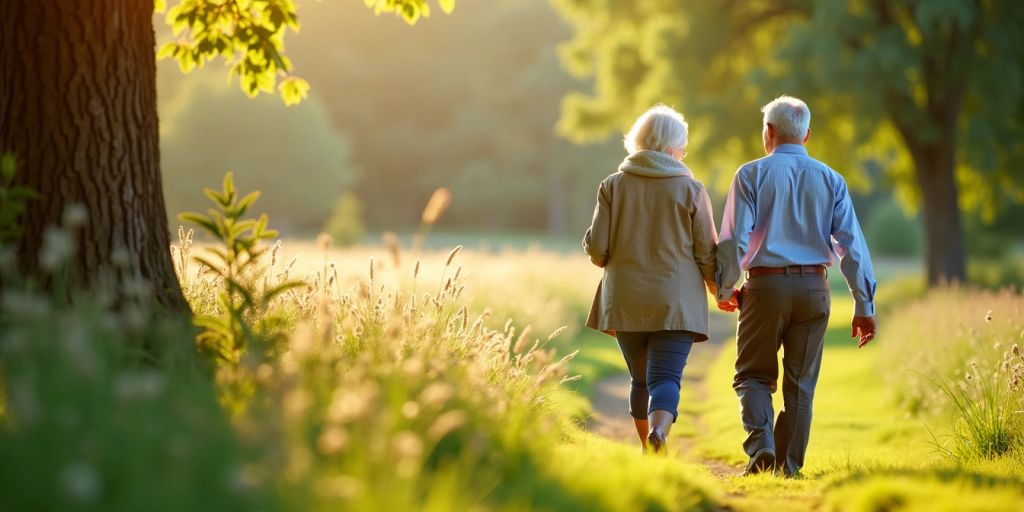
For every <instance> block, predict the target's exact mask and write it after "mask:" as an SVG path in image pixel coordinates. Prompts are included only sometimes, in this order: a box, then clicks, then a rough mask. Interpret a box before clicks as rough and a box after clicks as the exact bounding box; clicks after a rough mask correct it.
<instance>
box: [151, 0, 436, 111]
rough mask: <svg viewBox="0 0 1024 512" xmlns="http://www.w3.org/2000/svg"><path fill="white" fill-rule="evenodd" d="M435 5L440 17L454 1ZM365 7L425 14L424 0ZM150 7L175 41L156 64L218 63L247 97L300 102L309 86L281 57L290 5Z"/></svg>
mask: <svg viewBox="0 0 1024 512" xmlns="http://www.w3.org/2000/svg"><path fill="white" fill-rule="evenodd" d="M439 2H440V6H441V9H442V10H443V11H444V12H445V13H446V14H447V13H451V12H452V10H454V8H455V0H439ZM366 5H367V7H373V8H374V9H375V11H376V12H377V14H380V13H382V12H396V13H398V14H400V15H401V16H402V17H403V18H404V19H405V20H406V22H407V23H409V24H410V25H412V24H414V23H416V21H417V20H419V18H420V17H421V16H422V17H427V16H429V15H430V9H429V5H428V4H427V1H426V0H366ZM155 8H156V11H157V12H163V11H164V10H166V11H167V17H166V18H167V24H168V25H169V26H171V27H172V28H173V31H174V35H175V36H176V37H177V38H178V40H176V41H174V42H169V43H166V44H164V45H163V46H161V47H160V50H159V51H158V52H157V58H158V59H167V58H170V59H174V60H176V61H177V62H178V65H179V66H180V67H181V71H182V72H183V73H188V72H190V71H192V70H193V69H194V68H196V67H200V68H201V67H203V66H204V65H205V64H206V63H207V62H210V61H212V60H215V59H217V58H222V59H224V61H225V63H227V64H228V65H229V66H230V73H229V77H234V76H235V75H237V76H238V83H239V86H240V87H241V88H242V91H244V92H245V93H246V94H247V95H249V97H254V96H256V95H257V94H259V93H260V92H267V93H273V92H274V88H275V87H276V88H277V90H278V91H279V92H280V94H281V99H282V100H283V101H284V103H285V105H296V104H298V103H300V102H302V100H304V99H306V97H307V95H308V92H309V82H307V81H306V80H304V79H302V78H299V77H297V76H293V75H292V74H291V72H292V62H291V60H290V59H289V58H288V57H287V56H285V55H284V36H285V34H286V33H287V32H288V31H289V30H291V31H293V32H298V30H299V17H298V7H297V6H296V4H295V1H294V0H179V1H178V3H177V4H175V5H173V6H172V7H171V8H170V9H166V0H158V1H157V2H156V4H155ZM279 78H280V82H278V79H279Z"/></svg>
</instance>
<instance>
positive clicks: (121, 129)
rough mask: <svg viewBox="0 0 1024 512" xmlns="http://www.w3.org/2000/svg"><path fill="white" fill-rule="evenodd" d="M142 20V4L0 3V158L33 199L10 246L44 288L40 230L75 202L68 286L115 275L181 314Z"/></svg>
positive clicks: (146, 7)
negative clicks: (6, 157) (77, 226)
mask: <svg viewBox="0 0 1024 512" xmlns="http://www.w3.org/2000/svg"><path fill="white" fill-rule="evenodd" d="M152 16H153V2H152V0H132V1H124V0H61V1H58V2H42V3H40V2H38V1H37V0H3V2H2V3H0V99H2V101H0V151H11V152H13V153H15V155H16V156H17V158H18V162H19V166H18V174H17V178H16V181H17V183H18V184H20V185H24V186H28V187H30V188H32V189H34V190H36V191H37V192H39V193H40V194H41V195H42V199H39V200H36V201H32V202H31V203H30V205H29V210H28V212H27V214H26V215H25V216H24V218H23V221H24V228H25V232H24V236H23V237H22V239H21V240H20V241H19V244H18V249H17V256H18V264H19V267H20V269H21V270H22V272H24V274H25V275H26V276H27V277H30V278H34V279H35V280H37V281H38V282H40V283H42V284H43V285H44V286H52V285H53V282H52V281H53V279H52V278H51V277H49V276H48V275H47V272H46V271H45V270H44V269H43V268H41V265H40V260H39V257H40V251H41V249H42V247H43V233H44V231H45V230H46V229H47V227H49V226H53V225H56V224H59V223H60V219H61V215H62V212H63V211H64V210H65V208H67V207H68V206H70V205H74V204H79V205H81V206H83V207H84V208H85V210H86V212H87V213H88V220H87V222H86V225H85V226H84V227H83V228H81V230H80V231H79V234H78V242H77V250H76V252H75V254H74V256H73V257H72V258H71V262H70V267H69V269H68V270H69V273H68V275H69V278H70V281H71V282H70V283H69V285H70V286H71V287H72V288H76V289H92V288H95V287H98V286H101V285H104V284H105V283H104V280H105V277H104V276H116V279H117V280H118V281H121V282H126V281H133V282H142V283H145V284H148V285H149V287H150V288H151V290H152V292H153V293H154V294H155V298H156V300H157V301H158V302H159V303H161V304H163V305H164V306H166V307H168V308H170V309H174V310H182V311H184V310H187V308H188V305H187V304H186V302H185V300H184V298H183V296H182V293H181V288H180V287H179V284H178V281H177V278H176V276H175V274H174V269H173V266H172V263H171V258H170V252H169V240H168V230H167V217H166V212H165V208H164V198H163V190H162V186H161V180H160V147H159V135H158V131H157V110H156V62H155V58H154V46H155V39H154V34H153V23H152ZM115 259H116V260H118V261H117V264H115V262H114V260H115Z"/></svg>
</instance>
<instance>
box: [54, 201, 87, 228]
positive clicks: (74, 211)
mask: <svg viewBox="0 0 1024 512" xmlns="http://www.w3.org/2000/svg"><path fill="white" fill-rule="evenodd" d="M88 219H89V211H88V210H86V209H85V206H83V205H82V204H80V203H75V204H72V205H68V207H67V208H65V209H64V214H63V215H61V225H62V226H64V227H65V228H77V227H81V226H84V225H85V222H86V221H87V220H88Z"/></svg>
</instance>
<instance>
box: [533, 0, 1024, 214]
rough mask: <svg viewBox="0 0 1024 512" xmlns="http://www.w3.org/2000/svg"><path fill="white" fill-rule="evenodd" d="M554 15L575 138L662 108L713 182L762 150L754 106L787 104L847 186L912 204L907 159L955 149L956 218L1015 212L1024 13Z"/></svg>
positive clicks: (908, 7)
mask: <svg viewBox="0 0 1024 512" xmlns="http://www.w3.org/2000/svg"><path fill="white" fill-rule="evenodd" d="M553 2H554V4H555V6H556V8H557V9H558V10H559V12H560V13H561V14H562V15H563V17H565V18H566V19H567V20H568V21H569V22H570V23H571V24H572V25H573V27H574V32H575V37H574V38H573V39H572V40H571V41H569V42H568V43H565V44H564V45H563V46H562V48H561V53H562V60H563V63H564V64H565V65H566V67H567V68H568V69H569V71H570V72H572V73H573V74H575V75H576V76H579V77H586V78H591V79H592V83H593V89H592V90H591V91H589V92H574V93H571V94H569V95H567V96H566V98H565V99H564V102H563V109H562V117H561V120H560V122H559V126H558V128H559V132H560V133H561V134H562V135H563V136H566V137H568V138H570V139H572V140H574V141H577V142H587V141H592V140H600V139H603V138H605V137H607V136H608V135H609V134H611V133H613V132H615V131H617V130H624V129H625V128H626V127H627V126H628V125H629V123H631V122H632V121H633V120H634V119H635V117H636V116H637V115H638V114H639V113H640V112H642V111H643V110H644V109H646V108H648V107H649V106H650V105H652V104H654V103H657V102H665V103H669V104H672V105H674V106H676V107H678V108H680V109H681V110H682V111H683V112H684V114H686V116H687V117H688V118H690V120H691V122H692V125H691V131H692V134H693V135H692V138H691V139H692V140H691V144H692V148H691V151H690V157H689V158H690V159H691V160H696V161H697V163H698V164H699V165H700V166H706V167H710V168H712V169H713V170H717V171H720V172H719V178H720V179H719V184H721V183H723V182H724V181H725V180H727V179H728V178H729V177H730V176H728V175H727V174H731V172H730V173H726V172H722V171H727V170H728V171H731V170H732V169H734V168H735V166H736V164H737V163H738V162H741V161H744V160H748V159H750V158H753V157H756V156H757V155H758V153H759V152H760V138H759V129H760V118H761V114H760V112H759V108H760V107H761V105H763V104H765V103H767V102H768V101H769V100H771V99H772V98H774V97H776V96H778V95H779V94H782V93H788V94H792V95H796V96H800V97H802V98H804V99H805V100H807V101H808V103H809V105H810V107H811V111H812V114H813V120H812V151H814V152H815V154H816V155H819V156H820V157H822V158H823V159H826V160H827V161H829V162H831V163H833V164H834V165H836V166H837V167H841V168H842V170H843V171H844V172H847V176H848V177H850V178H851V181H852V183H851V185H855V186H856V185H864V184H865V183H864V180H865V175H864V174H865V173H863V172H854V173H850V172H849V171H851V170H852V168H853V166H854V163H856V162H866V161H869V160H874V161H875V164H880V165H882V166H883V167H884V168H886V169H887V170H888V172H889V174H890V176H889V177H890V178H892V179H894V181H895V183H896V184H897V186H898V192H899V193H900V195H901V197H902V198H903V199H904V200H905V201H906V202H907V203H910V204H913V203H916V201H917V198H918V195H919V191H918V189H917V184H918V182H917V181H916V180H917V178H916V177H915V175H914V172H915V169H914V166H913V164H912V161H911V150H912V149H913V148H914V147H917V146H928V145H937V144H955V145H956V148H957V149H958V152H957V176H958V179H959V181H960V184H961V190H962V191H964V193H963V194H962V197H961V202H962V204H963V206H966V207H973V208H976V209H980V210H981V211H982V212H983V213H988V214H991V213H992V210H993V208H994V207H995V206H996V205H999V204H1005V203H1007V202H1012V201H1019V200H1024V190H1022V187H1021V181H1022V180H1021V170H1020V169H1021V168H1022V165H1021V164H1024V146H1022V145H1021V144H1020V143H1019V141H1020V140H1021V139H1022V136H1024V125H1022V124H1021V122H1020V119H1021V118H1022V116H1021V114H1024V31H1021V30H1020V27H1021V26H1024V2H1019V1H1016V0H984V1H972V0H886V1H883V0H856V1H850V2H835V1H832V0H761V1H757V2H736V1H732V0H705V1H702V2H686V3H681V2H678V1H674V0H553ZM917 170H918V171H920V170H921V169H917ZM986 210H987V211H986Z"/></svg>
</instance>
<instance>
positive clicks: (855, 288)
mask: <svg viewBox="0 0 1024 512" xmlns="http://www.w3.org/2000/svg"><path fill="white" fill-rule="evenodd" d="M833 254H835V255H836V256H837V257H838V258H839V268H840V270H841V271H842V273H843V277H845V278H846V283H847V285H849V287H850V293H852V294H853V299H854V300H855V301H856V303H857V306H856V312H855V314H856V315H857V316H874V314H875V304H874V299H875V286H876V283H875V273H874V270H872V268H871V255H870V254H869V253H868V245H867V242H865V240H864V234H863V233H862V232H861V230H860V223H859V222H858V221H857V214H856V213H854V211H853V203H852V202H851V201H850V194H849V192H848V191H847V189H846V181H845V180H843V177H842V176H840V175H839V173H837V172H836V171H834V170H832V169H831V168H829V167H828V166H827V165H825V164H823V163H821V162H819V161H817V160H815V159H813V158H811V157H810V156H808V155H807V149H806V148H804V147H803V146H802V145H800V144H780V145H779V146H777V147H776V148H775V150H774V151H772V154H770V155H768V156H766V157H764V158H761V159H758V160H754V161H753V162H750V163H747V164H745V165H743V166H742V167H740V169H739V170H738V171H736V176H735V177H734V178H733V180H732V186H731V187H730V189H729V196H728V198H727V199H726V203H725V213H724V214H723V217H722V233H721V238H720V239H719V242H718V262H717V272H716V276H715V278H716V281H717V284H718V290H719V292H718V300H720V301H725V300H728V299H729V297H731V296H732V292H733V289H734V287H735V286H736V282H737V281H739V278H740V274H741V273H742V272H743V271H745V270H750V269H751V268H753V267H787V266H790V265H826V266H831V265H832V255H833Z"/></svg>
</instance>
